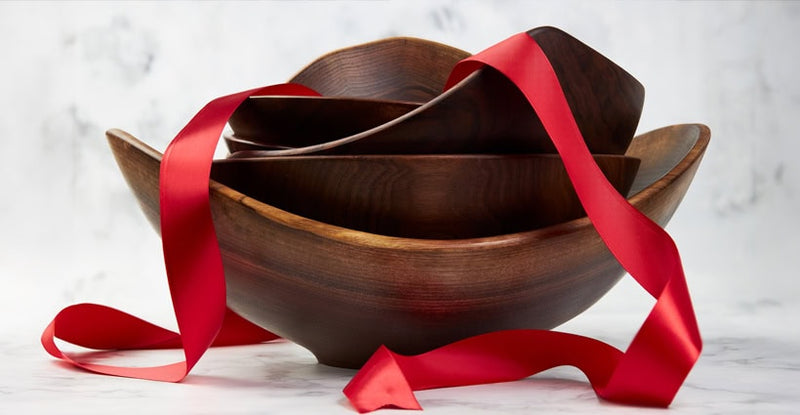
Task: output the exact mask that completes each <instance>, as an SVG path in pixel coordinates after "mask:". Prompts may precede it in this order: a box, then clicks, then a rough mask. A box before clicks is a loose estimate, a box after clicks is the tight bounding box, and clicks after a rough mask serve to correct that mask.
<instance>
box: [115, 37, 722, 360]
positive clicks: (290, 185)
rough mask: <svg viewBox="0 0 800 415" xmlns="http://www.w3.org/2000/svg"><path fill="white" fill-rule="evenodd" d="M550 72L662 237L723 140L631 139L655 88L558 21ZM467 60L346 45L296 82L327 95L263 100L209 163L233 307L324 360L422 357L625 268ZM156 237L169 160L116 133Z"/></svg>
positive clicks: (513, 100) (508, 102)
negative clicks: (164, 165) (455, 80)
mask: <svg viewBox="0 0 800 415" xmlns="http://www.w3.org/2000/svg"><path fill="white" fill-rule="evenodd" d="M529 35H530V36H532V37H533V38H534V39H535V40H536V41H537V43H539V45H540V46H541V47H542V49H543V50H544V51H545V53H546V54H547V56H548V58H549V59H550V60H551V63H552V64H553V67H554V69H555V70H556V73H557V75H558V77H559V80H560V82H561V84H562V86H564V89H565V95H566V96H567V99H568V101H569V104H570V107H571V108H572V110H573V113H574V114H575V118H576V121H577V122H578V125H579V127H580V129H581V132H582V134H583V136H584V137H585V139H586V141H587V145H588V146H589V148H590V150H591V151H592V152H593V153H594V154H595V160H596V162H597V163H598V165H599V166H600V167H601V169H602V171H603V172H604V173H605V174H606V177H607V178H608V179H609V181H610V182H611V183H612V184H613V185H614V186H615V188H616V189H617V190H618V191H619V192H620V193H622V194H623V195H626V196H627V197H628V199H629V201H630V203H632V204H633V205H634V206H635V207H636V208H637V209H639V210H640V211H642V212H643V213H644V214H646V215H647V216H649V217H650V218H651V219H653V220H655V221H656V222H657V223H659V224H661V225H662V226H663V225H664V224H666V222H667V221H668V220H669V219H670V217H671V215H672V214H673V212H674V211H675V209H676V208H677V206H678V204H679V203H680V201H681V198H682V197H683V195H684V194H685V192H686V190H687V188H688V186H689V183H690V182H691V180H692V178H693V176H694V173H695V171H696V169H697V167H698V164H699V162H700V159H701V157H702V155H703V152H704V150H705V148H706V146H707V144H708V140H709V131H708V129H707V128H706V127H705V126H702V125H676V126H670V127H666V128H663V129H659V130H656V131H652V132H649V133H646V134H643V135H640V136H637V137H635V138H634V137H633V135H634V132H635V130H636V126H637V123H638V119H639V115H640V112H641V107H642V102H643V95H644V91H643V88H642V86H641V85H640V84H639V83H638V82H637V81H636V80H635V79H634V78H633V77H631V76H630V75H629V74H627V73H626V72H625V71H623V70H622V69H620V68H619V67H617V66H616V65H615V64H613V63H612V62H610V61H609V60H607V59H606V58H604V57H602V56H601V55H600V54H598V53H597V52H595V51H594V50H592V49H590V48H589V47H587V46H586V45H584V44H582V43H580V42H579V41H577V40H575V39H574V38H572V37H570V36H569V35H567V34H565V33H563V32H561V31H559V30H557V29H553V28H539V29H534V30H532V31H530V32H529ZM466 56H468V54H467V53H465V52H463V51H460V50H457V49H454V48H451V47H448V46H444V45H440V44H436V43H433V42H428V41H424V40H418V39H409V38H393V39H388V40H385V41H379V42H374V43H370V44H366V45H360V46H356V47H352V48H348V49H344V50H341V51H337V52H333V53H331V54H328V55H325V56H323V57H321V58H319V59H318V60H317V61H315V62H313V63H312V64H311V65H309V66H307V67H306V68H304V69H303V70H302V71H300V72H299V73H298V75H296V76H295V77H294V78H293V79H292V80H291V81H292V82H296V83H301V84H304V85H306V86H309V87H311V88H312V89H315V90H317V91H318V92H320V93H321V94H322V95H323V96H322V97H274V96H271V97H252V98H250V99H249V100H248V101H246V102H245V103H244V104H243V105H242V106H241V107H240V108H239V109H238V110H237V112H236V113H235V114H234V116H233V117H232V118H231V120H230V125H231V127H232V129H233V133H232V134H229V135H227V136H226V137H225V139H226V142H227V145H228V147H229V149H230V150H231V155H230V156H229V157H228V158H227V159H224V160H217V161H215V162H214V165H213V167H212V183H211V189H210V192H211V207H212V213H213V216H214V222H215V226H216V229H217V235H218V238H219V243H220V248H221V250H222V254H223V263H224V266H225V274H226V282H227V288H228V294H227V295H228V303H229V305H230V307H231V308H232V309H234V310H235V311H237V312H239V313H240V314H242V315H243V316H244V317H246V318H248V319H250V320H251V321H253V322H255V323H257V324H259V325H262V326H263V327H265V328H267V329H269V330H270V331H273V332H274V333H276V334H278V335H280V336H283V337H285V338H287V339H289V340H292V341H294V342H296V343H298V344H300V345H303V346H305V347H307V348H308V349H309V350H311V351H312V352H313V353H314V354H315V355H316V357H317V358H318V359H319V361H320V362H322V363H325V364H330V365H336V366H345V367H358V366H360V365H361V364H362V363H363V362H365V361H366V359H367V358H368V357H369V356H370V355H371V354H372V352H374V351H375V349H377V347H378V346H380V345H381V344H385V345H387V346H389V347H390V348H391V349H392V350H395V351H397V352H401V353H419V352H424V351H427V350H430V349H432V348H435V347H437V346H441V345H444V344H447V343H449V342H452V341H455V340H459V339H462V338H465V337H468V336H471V335H476V334H480V333H485V332H489V331H495V330H501V329H518V328H539V329H549V328H552V327H555V326H557V325H559V324H561V323H563V322H565V321H567V320H569V319H570V318H572V317H574V316H575V315H577V314H578V313H580V312H582V311H583V310H585V309H586V308H588V307H589V306H590V305H592V304H593V303H594V302H595V301H597V300H598V299H599V298H600V297H601V296H602V295H603V294H604V293H605V292H606V291H608V289H610V288H611V287H612V286H613V285H614V284H615V283H616V282H617V281H618V280H619V278H620V277H621V276H622V275H623V274H624V271H623V269H622V268H621V267H620V265H619V264H618V263H617V261H616V260H615V259H614V257H613V256H612V255H611V254H610V253H609V251H608V249H607V248H606V247H605V246H604V244H603V243H602V241H601V240H600V238H599V237H598V235H597V233H596V232H595V230H594V228H593V227H592V224H591V222H590V221H589V219H588V218H587V217H585V214H584V212H583V209H582V207H581V205H580V202H579V200H578V198H577V196H576V195H575V193H574V191H573V189H572V186H571V183H570V181H569V178H568V177H567V175H566V172H565V171H564V167H563V165H562V163H561V160H560V159H559V158H558V156H557V155H556V154H555V150H554V148H553V145H552V143H551V142H550V140H549V138H548V137H547V134H546V133H545V132H544V129H543V128H542V126H541V123H540V121H539V119H538V118H537V116H536V114H535V113H534V111H533V110H532V109H531V108H530V107H529V106H528V104H527V101H526V100H525V99H524V97H523V96H522V95H521V94H520V92H519V91H518V90H517V89H516V88H515V87H514V85H513V84H511V83H510V82H509V81H508V80H507V79H506V78H504V77H503V76H502V75H500V74H499V73H497V72H495V71H494V70H492V69H490V68H483V69H480V70H478V71H477V72H475V73H473V74H472V75H470V76H469V77H467V78H465V79H464V80H463V81H461V82H460V83H459V84H457V85H455V86H454V87H453V88H451V89H449V90H448V91H447V92H444V93H442V92H441V91H442V88H443V86H444V83H445V81H446V78H447V76H448V74H449V71H450V70H451V68H452V67H453V66H454V64H455V63H456V62H458V61H459V60H461V59H463V58H464V57H466ZM107 136H108V139H109V142H110V144H111V147H112V150H113V152H114V155H115V157H116V159H117V162H118V163H119V165H120V168H121V170H122V172H123V174H124V175H125V178H126V180H127V181H128V183H129V184H130V186H131V188H132V189H133V191H134V193H135V194H136V196H137V198H138V200H139V202H140V204H141V206H142V208H143V210H144V212H145V214H146V215H147V217H148V219H149V220H150V222H151V223H152V224H153V226H154V227H155V228H156V230H158V228H159V209H158V200H159V194H158V174H159V162H160V158H161V155H160V154H159V153H158V152H157V151H155V150H153V149H152V148H150V147H148V146H147V145H145V144H144V143H142V142H141V141H139V140H137V139H136V138H134V137H132V136H131V135H129V134H127V133H125V132H123V131H120V130H110V131H109V132H108V133H107Z"/></svg>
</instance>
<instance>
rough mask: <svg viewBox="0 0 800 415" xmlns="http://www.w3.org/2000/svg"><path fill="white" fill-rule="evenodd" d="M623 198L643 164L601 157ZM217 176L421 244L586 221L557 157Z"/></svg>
mask: <svg viewBox="0 0 800 415" xmlns="http://www.w3.org/2000/svg"><path fill="white" fill-rule="evenodd" d="M595 159H596V161H597V163H598V165H599V166H600V168H601V169H602V171H603V172H604V174H605V175H606V177H607V178H608V179H609V181H610V182H611V183H612V184H613V185H614V187H615V188H616V189H617V191H618V192H620V194H623V195H626V194H627V192H628V190H629V189H630V186H631V184H632V183H633V180H634V178H635V177H636V170H637V169H638V167H639V160H638V159H635V158H631V157H624V156H617V155H602V156H596V157H595ZM211 178H212V179H214V180H215V181H217V182H219V183H221V184H224V185H226V186H228V187H230V188H232V189H234V190H236V191H238V192H240V193H242V194H245V195H247V196H248V197H251V198H253V199H256V200H258V201H260V202H263V203H265V204H268V205H271V206H274V207H276V208H279V209H282V210H285V211H287V212H291V213H294V214H296V215H299V216H303V217H306V218H310V219H314V220H317V221H320V222H325V223H328V224H332V225H337V226H340V227H343V228H349V229H356V230H360V231H364V232H369V233H374V234H380V235H389V236H401V237H406V238H424V239H460V238H477V237H484V236H493V235H500V234H505V233H515V232H522V231H528V230H532V229H537V228H541V227H544V226H548V225H553V224H556V223H561V222H565V221H568V220H571V219H575V218H578V217H581V216H584V215H585V214H586V213H585V212H584V210H583V207H582V206H581V204H580V201H579V200H578V196H577V195H576V194H575V191H574V190H573V188H572V184H571V182H570V181H569V177H568V176H567V172H566V170H565V169H564V166H563V164H562V163H561V159H560V158H559V157H558V156H556V155H552V154H551V155H547V154H530V155H505V156H500V155H463V154H456V155H368V156H298V157H271V158H257V159H227V160H219V161H217V162H215V163H214V164H213V167H212V170H211Z"/></svg>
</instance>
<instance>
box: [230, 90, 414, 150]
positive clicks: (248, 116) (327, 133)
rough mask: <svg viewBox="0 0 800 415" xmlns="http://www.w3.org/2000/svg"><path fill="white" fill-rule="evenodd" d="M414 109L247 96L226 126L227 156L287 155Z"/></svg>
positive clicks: (402, 104)
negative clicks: (242, 153) (229, 129)
mask: <svg viewBox="0 0 800 415" xmlns="http://www.w3.org/2000/svg"><path fill="white" fill-rule="evenodd" d="M419 105H420V104H417V103H412V102H407V101H389V100H375V99H367V98H353V97H329V96H322V97H285V96H268V97H251V98H249V99H248V100H247V102H246V103H244V104H243V105H241V106H240V107H239V108H238V109H237V110H236V116H235V117H233V118H231V120H230V121H229V122H230V124H231V126H232V127H233V129H234V130H235V131H236V134H235V135H231V134H226V135H225V144H226V145H227V146H228V150H229V151H230V152H231V153H236V152H238V151H248V150H273V151H274V150H291V149H295V148H297V147H308V146H314V145H316V144H320V143H325V142H329V141H334V140H337V139H339V138H342V137H349V136H352V135H355V134H358V133H361V132H363V131H368V130H371V129H373V128H375V127H378V126H381V125H384V124H386V123H389V122H390V121H392V120H394V119H397V118H398V117H401V116H403V115H405V114H407V113H408V112H410V111H412V110H415V109H417V108H418V107H419Z"/></svg>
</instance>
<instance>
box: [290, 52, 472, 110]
mask: <svg viewBox="0 0 800 415" xmlns="http://www.w3.org/2000/svg"><path fill="white" fill-rule="evenodd" d="M468 56H469V53H467V52H464V51H463V50H460V49H456V48H454V47H452V46H447V45H443V44H441V43H436V42H432V41H430V40H424V39H417V38H411V37H393V38H388V39H382V40H377V41H374V42H369V43H365V44H361V45H356V46H351V47H348V48H344V49H340V50H337V51H333V52H330V53H327V54H325V55H323V56H321V57H319V58H317V59H316V60H315V61H313V62H311V63H310V64H309V65H308V66H306V67H305V68H303V69H301V70H300V71H299V72H298V73H297V74H296V75H294V76H293V77H292V78H291V79H290V80H289V82H291V83H297V84H302V85H305V86H307V87H309V88H311V89H313V90H315V91H317V92H319V93H320V94H322V95H325V96H346V97H360V98H373V99H386V100H397V101H412V102H426V101H428V100H430V99H432V98H433V97H435V96H437V95H439V94H440V93H441V92H442V89H443V88H444V85H445V82H447V76H448V75H449V74H450V69H452V68H453V66H454V65H455V64H456V63H457V62H458V61H460V60H462V59H464V58H466V57H468Z"/></svg>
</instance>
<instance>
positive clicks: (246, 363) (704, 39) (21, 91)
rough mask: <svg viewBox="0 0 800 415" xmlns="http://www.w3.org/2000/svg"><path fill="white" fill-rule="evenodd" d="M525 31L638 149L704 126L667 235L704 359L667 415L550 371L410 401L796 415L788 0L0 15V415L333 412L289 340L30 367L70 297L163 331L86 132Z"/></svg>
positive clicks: (795, 126)
mask: <svg viewBox="0 0 800 415" xmlns="http://www.w3.org/2000/svg"><path fill="white" fill-rule="evenodd" d="M542 25H553V26H557V27H560V28H562V29H564V30H566V31H567V32H569V33H571V34H573V35H574V36H576V37H577V38H579V39H581V40H582V41H584V42H585V43H587V44H588V45H590V46H592V47H593V48H595V49H597V50H598V51H600V52H601V53H603V54H604V55H606V56H608V57H609V58H611V59H612V60H614V61H615V62H617V63H619V64H620V65H621V66H623V67H624V68H626V69H627V70H628V71H630V72H631V73H632V74H634V76H636V77H637V78H638V79H639V80H640V81H641V82H642V83H643V84H644V85H645V86H646V88H647V102H646V105H645V108H644V111H643V113H642V119H641V122H640V124H639V132H644V131H648V130H651V129H654V128H658V127H662V126H665V125H669V124H677V123H685V122H702V123H705V124H708V125H709V126H710V127H711V130H712V138H711V140H712V141H711V145H710V147H709V151H708V152H707V154H706V156H705V158H704V160H703V163H702V165H701V168H700V170H699V171H698V173H697V176H696V178H695V180H694V182H693V183H692V187H691V189H690V191H689V193H688V194H687V196H686V198H685V199H684V201H683V202H682V204H681V207H680V209H679V210H678V213H677V214H676V216H675V217H674V218H673V220H672V222H671V223H670V225H669V226H670V228H669V230H670V233H671V234H672V236H673V237H674V238H675V240H676V242H677V244H678V247H679V248H680V250H681V255H682V258H683V261H684V264H685V266H686V275H687V277H688V283H689V286H690V289H691V293H692V296H693V299H694V301H695V309H696V311H697V315H698V321H699V324H700V328H701V334H702V335H703V337H704V340H705V348H704V350H703V354H702V355H701V357H700V360H699V361H698V363H697V365H696V367H695V369H694V370H693V371H692V372H691V374H690V375H689V377H688V379H687V380H686V383H685V385H684V386H683V388H682V389H681V390H680V391H679V393H678V395H677V397H676V398H675V401H674V402H673V404H672V406H671V407H670V410H669V411H668V412H665V411H662V410H650V409H642V408H629V407H622V406H618V405H613V404H609V403H605V402H600V401H598V399H597V398H596V397H595V395H594V393H593V392H592V390H591V388H590V387H589V385H588V383H587V382H586V381H585V379H584V377H583V375H582V374H581V373H580V372H578V371H577V370H574V369H572V368H559V369H556V370H552V371H548V372H545V373H542V374H539V375H536V376H534V377H531V378H530V379H526V380H523V381H519V382H512V383H503V384H495V385H484V386H474V387H464V388H452V389H442V390H432V391H424V392H420V393H418V394H417V397H418V399H419V401H420V403H421V404H422V406H423V407H424V408H425V411H426V412H425V413H430V414H445V413H450V414H477V413H497V412H502V413H565V414H570V413H613V414H619V413H636V414H639V413H658V414H703V415H707V414H737V413H740V414H771V413H778V414H780V413H800V330H798V329H797V323H796V321H797V320H798V317H799V316H800V305H798V304H797V298H798V297H800V284H798V283H797V280H796V278H797V275H796V274H797V271H795V270H797V269H800V255H798V254H797V247H798V246H800V221H798V220H797V212H798V211H800V164H798V163H797V154H798V152H800V141H798V140H797V137H798V136H799V135H800V123H798V122H797V114H800V82H797V75H796V68H797V66H798V62H800V48H797V47H792V46H789V47H787V46H786V45H787V41H786V39H797V38H798V37H800V3H799V2H764V1H737V2H718V1H693V2H647V3H645V2H619V1H595V0H592V1H577V0H576V1H570V2H565V1H562V0H550V1H544V0H542V1H536V2H532V1H525V0H508V1H502V2H499V1H498V2H492V1H483V0H481V1H459V2H456V1H450V0H428V1H425V2H421V1H420V2H409V1H399V0H398V1H386V2H363V1H358V2H312V3H309V2H288V1H287V2H279V1H270V2H212V1H207V2H198V3H195V2H133V1H130V2H71V3H70V2H0V56H2V58H3V64H2V65H0V91H2V93H1V94H0V114H2V116H0V149H2V150H3V154H4V155H6V157H5V158H4V160H3V162H2V163H0V177H2V179H3V192H2V199H0V316H2V318H0V415H2V414H12V413H13V414H16V413H26V414H27V413H34V414H50V413H59V414H73V413H74V414H86V413H102V414H108V413H114V414H122V415H124V414H132V413H158V414H162V413H174V414H182V413H187V414H204V413H208V414H228V413H232V414H236V413H246V414H269V413H326V414H327V413H341V414H354V413H355V411H354V410H353V409H352V408H351V407H350V406H349V404H348V403H347V401H346V399H345V398H344V396H343V395H342V392H341V390H342V388H343V387H344V386H345V384H346V383H347V382H348V380H349V379H350V377H351V376H352V375H353V372H352V371H348V370H341V369H336V368H330V367H325V366H321V365H318V364H316V363H315V360H314V358H313V356H311V354H309V353H308V352H306V351H304V350H303V349H301V348H299V347H297V346H295V345H292V344H289V343H277V344H267V345H259V346H254V347H236V348H223V349H216V350H212V351H209V352H208V353H207V354H206V356H204V358H203V359H202V360H201V361H200V363H199V364H198V366H197V367H196V368H195V370H194V371H193V372H192V374H191V375H190V376H189V377H188V378H187V379H186V381H185V382H183V383H179V384H164V383H156V382H148V381H141V380H132V379H123V378H113V377H106V376H100V375H94V374H89V373H85V372H81V371H78V370H74V369H72V368H70V367H67V366H66V365H64V364H61V363H59V362H57V361H55V360H54V359H52V358H50V357H49V356H48V355H47V354H46V353H45V352H44V351H43V350H42V348H41V346H40V345H39V344H38V337H39V334H40V330H41V329H42V328H44V326H45V325H46V324H47V322H48V320H49V319H50V318H52V317H53V316H54V315H55V314H56V313H57V312H58V310H59V309H61V308H62V307H65V306H67V305H69V304H74V303H77V302H98V303H102V304H107V305H110V306H114V307H117V308H120V309H122V310H125V311H129V312H132V313H134V314H137V315H140V316H142V317H144V318H146V319H147V320H150V321H155V322H163V321H165V320H166V321H168V320H169V318H170V317H171V309H170V308H169V296H168V292H167V289H166V282H165V281H166V280H165V277H164V271H163V263H162V257H161V249H160V245H159V242H158V238H157V236H156V235H155V234H154V232H152V229H150V227H149V226H148V225H147V224H146V222H145V220H144V218H143V217H142V215H141V212H140V211H139V209H138V206H137V205H136V202H135V200H134V198H133V197H132V196H131V194H130V191H129V190H128V189H127V186H126V184H125V182H124V180H123V178H122V177H121V175H120V174H119V171H118V169H117V167H116V166H115V164H114V161H113V157H112V156H111V154H110V152H109V151H108V149H107V146H106V142H105V139H104V137H103V132H104V131H105V130H106V129H108V128H112V127H118V128H123V129H125V130H126V131H129V132H131V133H134V134H135V135H137V136H138V137H140V138H142V139H143V140H144V141H146V142H147V143H149V144H151V145H153V146H154V147H156V148H158V149H162V150H163V149H164V148H165V147H166V144H167V143H168V141H169V139H170V138H172V137H174V135H175V133H176V132H177V131H179V130H180V128H181V127H183V125H185V123H186V121H187V120H188V119H189V117H191V116H192V115H193V114H194V113H195V112H196V111H197V110H198V109H199V108H200V107H201V106H202V104H204V103H205V102H207V101H208V100H209V99H211V98H213V97H215V96H219V95H222V94H227V93H231V92H233V91H240V90H244V89H247V88H253V87H255V86H259V85H265V84H271V83H276V82H281V81H283V80H285V79H287V78H288V77H289V76H291V74H293V73H294V72H296V71H297V70H298V69H299V68H301V67H302V66H303V65H305V64H307V63H308V62H310V61H311V59H313V58H315V57H316V56H319V55H320V54H322V53H325V52H328V51H331V50H333V49H336V48H340V47H345V46H351V45H354V44H358V43H363V42H367V41H371V40H375V39H379V38H382V37H387V36H396V35H404V36H416V37H421V38H426V39H431V40H435V41H439V42H443V43H447V44H450V45H453V46H456V47H459V48H462V49H464V50H468V51H471V52H477V51H480V50H482V49H483V48H485V47H487V46H489V45H491V44H493V43H495V42H497V41H499V40H501V39H503V38H505V37H507V36H510V35H512V34H514V33H518V32H520V31H523V30H528V29H530V28H533V27H537V26H542ZM320 34H324V35H322V36H321V35H320ZM651 306H652V302H651V301H649V299H648V298H646V297H645V294H644V293H643V291H642V290H641V289H639V288H638V287H636V286H634V284H633V283H632V282H631V281H630V279H626V280H623V282H622V283H621V284H620V285H618V286H617V287H615V288H614V289H613V290H612V291H611V292H610V293H609V294H608V295H607V296H606V297H604V298H603V300H601V302H600V303H598V304H597V305H596V306H595V307H593V308H592V309H590V310H588V311H587V312H586V313H584V314H582V315H581V316H579V317H578V318H576V319H575V320H573V321H570V322H569V323H567V324H566V325H565V326H564V327H562V328H560V329H562V330H564V331H569V332H574V333H579V334H585V335H589V336H592V337H596V338H600V339H602V340H605V341H608V342H610V343H611V344H613V345H615V346H617V347H620V348H624V347H625V346H626V345H627V343H628V342H629V341H630V339H631V338H632V336H633V334H634V333H635V330H636V329H637V328H638V327H639V325H640V324H641V322H642V321H643V319H644V318H645V316H646V314H647V312H648V311H649V309H650V307H651ZM173 358H174V359H177V355H176V354H170V353H166V355H165V353H164V352H154V353H144V354H136V356H135V358H134V359H133V360H134V361H135V363H139V364H146V363H165V362H169V361H174V359H173ZM380 413H398V412H396V411H390V410H384V411H382V412H380Z"/></svg>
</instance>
